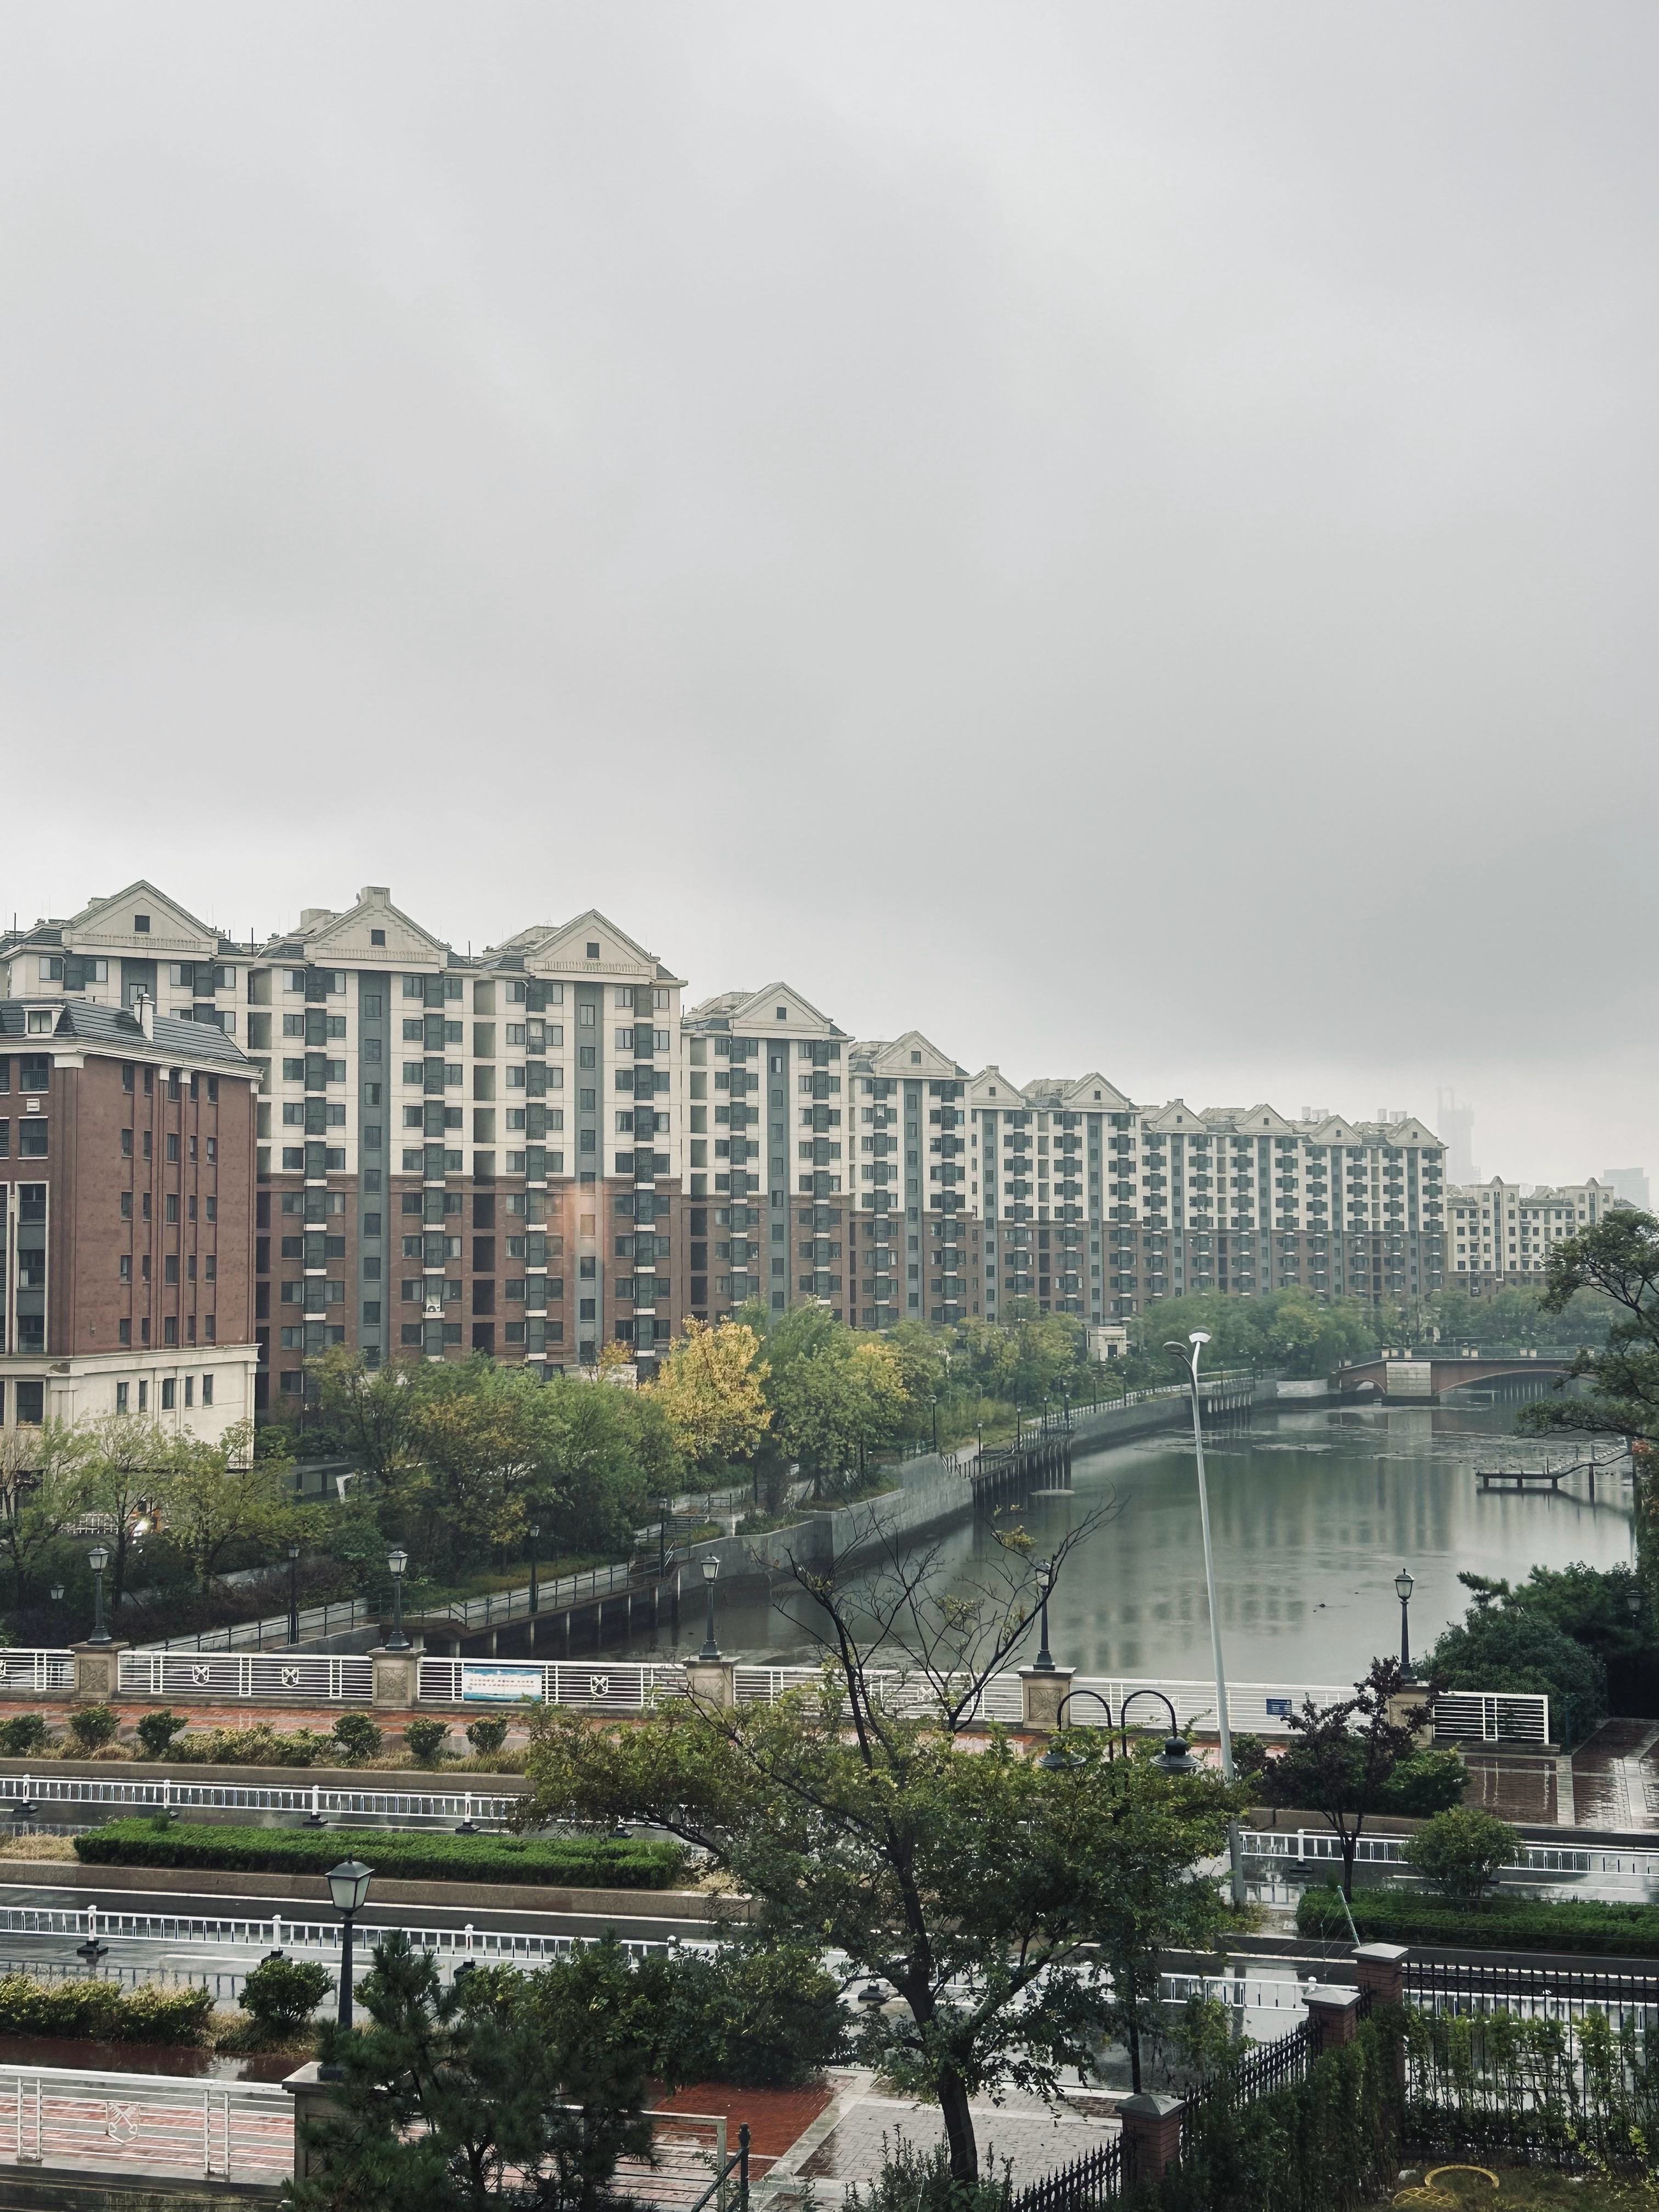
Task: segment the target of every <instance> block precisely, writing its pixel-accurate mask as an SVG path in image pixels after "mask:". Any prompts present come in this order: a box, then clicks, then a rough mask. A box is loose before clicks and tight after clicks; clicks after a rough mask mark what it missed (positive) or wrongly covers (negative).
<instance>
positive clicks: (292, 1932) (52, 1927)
mask: <svg viewBox="0 0 1659 2212" xmlns="http://www.w3.org/2000/svg"><path fill="white" fill-rule="evenodd" d="M651 1894H652V1893H651V1892H650V1891H649V1890H643V1889H642V1890H641V1891H640V1893H639V1898H640V1905H641V1914H640V1917H641V1918H642V1919H648V1918H649V1917H650V1902H651ZM392 1932H393V1929H392V1925H391V1924H390V1923H385V1924H381V1923H376V1924H374V1925H372V1926H360V1927H359V1928H358V1929H357V1936H358V1939H359V1940H358V1942H357V1947H356V1960H355V1964H356V1969H357V1971H358V1972H361V1973H367V1972H368V1965H369V1961H368V1953H369V1951H370V1950H371V1949H372V1948H373V1946H374V1944H375V1943H377V1942H380V1941H381V1939H382V1938H383V1937H385V1936H389V1935H391V1934H392ZM398 1932H401V1933H402V1934H403V1935H405V1936H408V1938H409V1940H410V1944H411V1945H412V1946H413V1947H414V1948H415V1949H416V1950H417V1951H430V1952H432V1953H434V1954H435V1955H436V1957H437V1959H438V1961H439V1964H440V1965H441V1966H446V1965H447V1966H459V1965H461V1964H463V1963H464V1962H465V1960H469V1959H471V1960H477V1962H478V1963H479V1964H480V1965H483V1964H485V1963H498V1962H499V1963H502V1964H517V1965H520V1966H547V1965H550V1963H551V1962H552V1960H555V1959H565V1958H568V1957H569V1955H570V1954H571V1952H572V1951H573V1950H574V1951H580V1950H586V1948H588V1947H589V1945H590V1944H592V1943H597V1942H600V1941H602V1940H603V1939H602V1938H600V1937H599V1936H538V1935H527V1934H525V1933H523V1932H521V1931H520V1930H517V1929H510V1928H506V1929H504V1928H476V1927H474V1926H473V1924H472V1923H471V1921H468V1922H465V1923H464V1924H463V1925H462V1926H460V1927H459V1928H404V1929H401V1930H400V1931H398ZM0 1936H76V1937H78V1938H79V1939H80V1940H81V1941H82V1942H88V1943H92V1942H103V1943H113V1942H123V1943H145V1944H149V1943H153V1944H155V1945H157V1946H158V1947H159V1946H163V1945H164V1946H166V1947H167V1948H169V1949H173V1948H191V1947H194V1946H204V1947H210V1948H215V1949H217V1950H246V1949H250V1948H251V1949H256V1950H258V1951H260V1952H262V1953H263V1952H267V1951H281V1950H289V1951H321V1952H323V1953H325V1954H326V1955H328V1956H329V1957H331V1958H334V1959H336V1960H337V1959H338V1957H339V1954H340V1923H339V1921H338V1919H337V1918H335V1919H330V1920H290V1919H289V1917H288V1916H287V1914H285V1913H281V1912H277V1913H273V1914H271V1915H270V1917H267V1918H264V1919H257V1920H256V1919H252V1918H249V1919H239V1918H237V1917H234V1916H229V1917H216V1916H213V1915H203V1914H199V1913H197V1914H190V1913H169V1912H112V1911H106V1910H105V1909H104V1908H103V1907H102V1906H100V1905H0ZM622 1945H623V1950H625V1951H626V1952H627V1953H628V1954H629V1956H630V1957H631V1958H645V1957H647V1956H651V1957H658V1956H660V1955H661V1954H662V1953H663V1952H665V1951H667V1950H669V1949H671V1948H678V1945H679V1938H678V1937H677V1936H627V1937H624V1938H623V1939H622Z"/></svg>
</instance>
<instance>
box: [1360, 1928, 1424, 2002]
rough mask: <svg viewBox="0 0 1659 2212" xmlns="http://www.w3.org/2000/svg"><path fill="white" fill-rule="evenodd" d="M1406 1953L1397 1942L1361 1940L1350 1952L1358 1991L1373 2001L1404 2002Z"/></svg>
mask: <svg viewBox="0 0 1659 2212" xmlns="http://www.w3.org/2000/svg"><path fill="white" fill-rule="evenodd" d="M1410 1956H1411V1954H1410V1953H1409V1952H1408V1951H1407V1949H1406V1948H1405V1946H1404V1945H1403V1944H1401V1943H1362V1944H1361V1945H1360V1947H1359V1948H1358V1950H1357V1951H1356V1952H1355V1953H1354V1954H1353V1962H1354V1964H1355V1966H1357V1967H1358V1969H1359V1987H1360V1990H1361V1992H1362V1994H1365V1993H1368V1994H1369V1995H1370V2000H1371V2002H1372V2003H1373V2004H1386V2005H1402V2004H1404V2003H1405V2002H1406V1961H1407V1959H1408V1958H1409V1957H1410Z"/></svg>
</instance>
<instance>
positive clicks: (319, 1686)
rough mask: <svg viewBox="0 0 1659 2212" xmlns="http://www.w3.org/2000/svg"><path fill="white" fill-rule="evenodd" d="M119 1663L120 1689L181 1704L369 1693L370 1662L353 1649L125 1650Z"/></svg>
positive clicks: (365, 1696) (323, 1700)
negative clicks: (198, 1652) (280, 1653)
mask: <svg viewBox="0 0 1659 2212" xmlns="http://www.w3.org/2000/svg"><path fill="white" fill-rule="evenodd" d="M118 1690H119V1691H121V1692H128V1693H131V1694H135V1695H137V1696H138V1697H149V1698H177V1699H180V1700H181V1701H182V1702H184V1703H186V1704H187V1703H190V1702H191V1701H192V1700H194V1701H196V1702H198V1703H200V1702H206V1703H209V1704H216V1703H218V1702H219V1701H221V1700H222V1699H227V1698H235V1699H248V1698H253V1699H258V1700H259V1701H260V1702H261V1703H269V1704H272V1705H282V1704H288V1705H369V1704H371V1703H372V1702H373V1700H374V1661H373V1660H372V1659H370V1658H368V1657H367V1656H362V1655H360V1654H357V1653H355V1652H307V1651H293V1652H289V1653H288V1654H286V1655H284V1656H281V1657H279V1656H277V1655H276V1654H275V1653H274V1652H256V1651H242V1652H218V1653H211V1652H210V1653H204V1654H202V1655H201V1656H195V1655H194V1654H191V1653H189V1652H184V1651H124V1652H122V1654H121V1656H120V1659H119V1661H118Z"/></svg>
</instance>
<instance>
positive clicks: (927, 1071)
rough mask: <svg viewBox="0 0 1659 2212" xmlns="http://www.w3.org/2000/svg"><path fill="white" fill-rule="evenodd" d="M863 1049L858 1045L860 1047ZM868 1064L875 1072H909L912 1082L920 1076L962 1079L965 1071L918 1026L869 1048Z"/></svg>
mask: <svg viewBox="0 0 1659 2212" xmlns="http://www.w3.org/2000/svg"><path fill="white" fill-rule="evenodd" d="M862 1049H864V1048H863V1047H860V1050H862ZM869 1050H870V1055H871V1062H870V1064H871V1067H872V1071H873V1072H874V1073H876V1074H878V1075H897V1076H908V1078H909V1079H910V1080H911V1081H912V1082H915V1080H916V1079H918V1078H919V1077H920V1078H922V1079H929V1080H933V1081H938V1080H940V1079H944V1080H947V1081H954V1080H961V1079H965V1078H966V1076H967V1073H968V1071H967V1069H966V1068H965V1067H958V1066H957V1064H956V1062H955V1060H952V1059H951V1055H950V1054H949V1053H945V1052H941V1051H940V1050H939V1047H938V1046H937V1045H936V1044H934V1043H933V1042H931V1041H930V1040H929V1039H928V1038H927V1037H925V1036H923V1035H922V1033H921V1030H906V1031H905V1032H904V1035H903V1036H899V1037H895V1038H893V1039H892V1041H891V1042H890V1043H887V1044H877V1045H872V1047H870V1048H869Z"/></svg>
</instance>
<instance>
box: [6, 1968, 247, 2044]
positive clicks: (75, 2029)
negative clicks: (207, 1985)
mask: <svg viewBox="0 0 1659 2212" xmlns="http://www.w3.org/2000/svg"><path fill="white" fill-rule="evenodd" d="M212 2017H213V1994H212V1991H211V1990H167V1989H160V1988H155V1987H151V1986H149V1985H146V1986H145V1987H143V1988H142V1989H137V1990H124V1989H122V1988H121V1986H120V1985H119V1984H118V1983H116V1982H95V1981H72V1982H37V1981H33V1980H31V1978H29V1976H28V1975H27V1974H0V2035H61V2036H72V2037H76V2038H84V2039H87V2040H88V2041H91V2042H95V2043H200V2042H202V2041H203V2040H204V2038H205V2037H206V2034H207V2030H208V2024H209V2022H210V2021H211V2019H212Z"/></svg>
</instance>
